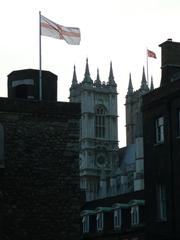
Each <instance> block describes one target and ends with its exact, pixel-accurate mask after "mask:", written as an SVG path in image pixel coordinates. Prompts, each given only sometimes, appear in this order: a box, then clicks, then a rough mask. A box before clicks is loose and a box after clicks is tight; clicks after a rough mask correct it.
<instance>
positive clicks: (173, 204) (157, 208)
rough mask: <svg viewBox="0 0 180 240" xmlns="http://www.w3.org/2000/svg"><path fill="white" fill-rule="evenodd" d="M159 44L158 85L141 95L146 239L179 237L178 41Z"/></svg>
mask: <svg viewBox="0 0 180 240" xmlns="http://www.w3.org/2000/svg"><path fill="white" fill-rule="evenodd" d="M160 47H161V52H162V54H161V57H162V59H161V63H162V66H161V69H162V77H161V84H160V87H159V88H158V89H155V90H154V91H152V92H151V93H149V94H147V95H145V96H144V97H143V122H144V126H143V129H144V156H145V165H144V166H145V199H146V239H148V240H152V239H153V240H156V239H158V240H159V239H163V240H165V239H168V240H170V239H171V240H174V239H179V238H180V208H179V202H180V194H179V187H180V186H179V184H180V177H179V176H180V175H179V170H180V163H179V159H180V150H179V149H180V137H179V136H180V43H178V42H173V41H172V40H171V39H168V40H167V41H166V42H164V43H162V44H161V45H160Z"/></svg>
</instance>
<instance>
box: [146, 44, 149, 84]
mask: <svg viewBox="0 0 180 240" xmlns="http://www.w3.org/2000/svg"><path fill="white" fill-rule="evenodd" d="M146 64H147V84H148V86H149V73H148V49H147V48H146Z"/></svg>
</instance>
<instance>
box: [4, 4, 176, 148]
mask: <svg viewBox="0 0 180 240" xmlns="http://www.w3.org/2000/svg"><path fill="white" fill-rule="evenodd" d="M39 11H41V14H42V15H44V16H45V17H47V18H49V19H51V20H52V21H54V22H56V23H59V24H61V25H64V26H69V27H79V28H80V30H81V44H80V45H79V46H72V45H68V44H67V43H66V42H64V41H62V40H57V39H53V38H48V37H44V36H43V37H42V69H44V70H48V71H51V72H53V73H55V74H57V75H58V100H59V101H68V97H69V87H70V85H71V80H72V75H73V66H74V65H76V71H77V78H78V81H79V82H80V81H82V80H83V77H84V70H85V62H86V58H88V59H89V68H90V74H91V77H92V79H93V80H95V78H96V72H97V68H99V72H100V79H101V81H107V79H108V74H109V66H110V61H112V64H113V70H114V77H115V81H116V83H117V85H118V93H119V95H118V100H119V101H118V114H119V140H120V146H123V145H125V128H124V125H125V109H124V103H125V95H126V92H127V87H128V80H129V73H130V72H131V75H132V82H133V87H134V89H135V90H136V89H138V88H139V86H140V83H141V78H142V69H143V65H144V66H145V68H146V48H148V49H150V50H152V51H154V52H155V53H156V55H157V59H152V58H151V59H150V58H149V78H150V77H151V75H152V76H153V79H154V85H155V87H158V86H159V83H160V75H161V70H160V67H161V59H160V48H159V47H158V45H159V44H160V43H162V42H164V41H166V40H167V39H168V38H172V39H173V41H176V42H180V27H179V25H180V1H179V0H136V1H135V0H59V1H58V0H51V1H50V0H49V1H47V0H36V1H33V0H32V1H27V0H4V1H3V0H2V1H1V7H0V25H1V28H0V29H1V39H0V43H1V44H0V83H1V87H0V96H2V97H4V96H7V75H8V74H9V73H10V72H12V71H14V70H19V69H24V68H36V69H38V68H39Z"/></svg>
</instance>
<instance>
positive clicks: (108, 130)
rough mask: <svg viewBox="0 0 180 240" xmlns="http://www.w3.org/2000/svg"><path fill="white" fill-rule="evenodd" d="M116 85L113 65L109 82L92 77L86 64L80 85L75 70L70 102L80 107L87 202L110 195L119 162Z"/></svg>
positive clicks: (83, 172)
mask: <svg viewBox="0 0 180 240" xmlns="http://www.w3.org/2000/svg"><path fill="white" fill-rule="evenodd" d="M116 88H117V85H116V83H115V81H114V75H113V68H112V63H110V72H109V79H108V82H107V83H105V82H104V81H103V82H101V80H100V76H99V70H97V77H96V80H95V81H93V80H92V79H91V76H90V71H89V64H88V59H87V60H86V67H85V74H84V79H83V81H82V82H81V83H78V81H77V76H76V69H75V67H74V73H73V79H72V85H71V88H70V102H79V103H81V135H80V146H81V147H80V181H81V188H82V189H84V190H85V192H86V200H87V201H90V200H93V199H98V198H103V197H106V196H108V195H110V194H111V191H112V189H113V186H112V184H113V183H112V181H110V178H111V173H112V172H113V170H114V169H115V168H116V165H117V162H118V123H117V118H118V116H117V90H116Z"/></svg>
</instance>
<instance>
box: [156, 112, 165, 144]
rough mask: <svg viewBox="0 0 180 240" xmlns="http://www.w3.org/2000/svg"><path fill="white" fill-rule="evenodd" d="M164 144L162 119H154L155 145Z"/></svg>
mask: <svg viewBox="0 0 180 240" xmlns="http://www.w3.org/2000/svg"><path fill="white" fill-rule="evenodd" d="M163 142H164V117H162V116H161V117H158V118H157V119H156V143H163Z"/></svg>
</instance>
